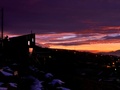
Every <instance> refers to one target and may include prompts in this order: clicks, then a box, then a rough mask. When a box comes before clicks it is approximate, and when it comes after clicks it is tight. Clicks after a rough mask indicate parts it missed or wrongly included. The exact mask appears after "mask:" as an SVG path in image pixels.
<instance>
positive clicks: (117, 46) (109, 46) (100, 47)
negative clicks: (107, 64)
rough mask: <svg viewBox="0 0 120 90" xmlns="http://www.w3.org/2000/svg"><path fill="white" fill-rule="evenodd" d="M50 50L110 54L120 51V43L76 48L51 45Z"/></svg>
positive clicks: (77, 46) (78, 46)
mask: <svg viewBox="0 0 120 90" xmlns="http://www.w3.org/2000/svg"><path fill="white" fill-rule="evenodd" d="M50 48H56V49H67V50H77V51H90V52H94V53H97V52H110V51H116V50H120V43H110V44H108V43H105V44H88V45H76V46H62V45H51V46H50Z"/></svg>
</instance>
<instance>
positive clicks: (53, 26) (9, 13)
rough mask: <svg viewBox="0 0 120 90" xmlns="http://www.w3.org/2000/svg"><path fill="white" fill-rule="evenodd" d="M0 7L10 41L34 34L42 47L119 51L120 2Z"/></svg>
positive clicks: (45, 0) (25, 0) (56, 0)
mask: <svg viewBox="0 0 120 90" xmlns="http://www.w3.org/2000/svg"><path fill="white" fill-rule="evenodd" d="M0 7H1V8H4V35H8V36H9V37H13V36H17V35H23V34H28V33H30V32H31V31H32V32H34V33H36V44H37V45H40V46H42V47H49V48H57V49H70V50H82V51H91V52H109V51H116V50H120V0H0ZM0 20H1V19H0Z"/></svg>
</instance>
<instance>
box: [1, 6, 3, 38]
mask: <svg viewBox="0 0 120 90" xmlns="http://www.w3.org/2000/svg"><path fill="white" fill-rule="evenodd" d="M1 39H2V40H3V8H1Z"/></svg>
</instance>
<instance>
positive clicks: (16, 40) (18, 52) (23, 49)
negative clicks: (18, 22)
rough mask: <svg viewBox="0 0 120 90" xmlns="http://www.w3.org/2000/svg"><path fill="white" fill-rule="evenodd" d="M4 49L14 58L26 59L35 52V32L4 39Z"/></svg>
mask: <svg viewBox="0 0 120 90" xmlns="http://www.w3.org/2000/svg"><path fill="white" fill-rule="evenodd" d="M3 46H4V51H5V54H6V55H7V56H9V57H10V58H12V59H17V60H24V59H26V58H28V57H29V55H31V54H32V53H33V52H34V46H35V34H27V35H22V36H18V37H12V38H6V39H4V45H3Z"/></svg>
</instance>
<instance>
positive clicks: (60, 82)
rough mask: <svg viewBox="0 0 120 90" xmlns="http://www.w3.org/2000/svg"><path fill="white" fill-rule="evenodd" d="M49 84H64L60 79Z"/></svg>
mask: <svg viewBox="0 0 120 90" xmlns="http://www.w3.org/2000/svg"><path fill="white" fill-rule="evenodd" d="M49 84H52V85H53V86H55V84H59V85H62V84H64V82H63V81H61V80H60V79H53V80H52V81H51V82H50V83H49Z"/></svg>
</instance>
